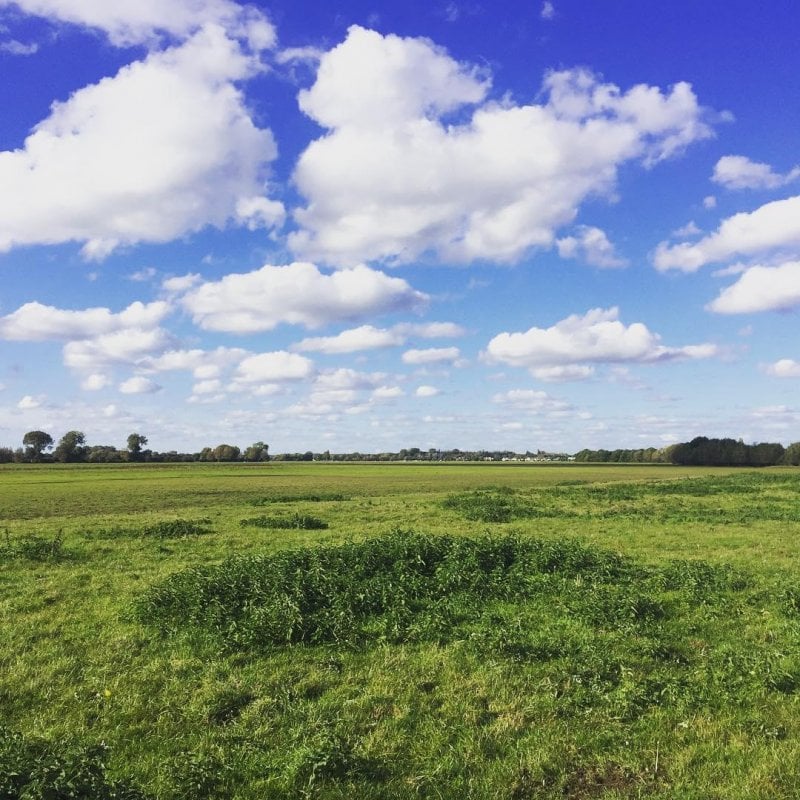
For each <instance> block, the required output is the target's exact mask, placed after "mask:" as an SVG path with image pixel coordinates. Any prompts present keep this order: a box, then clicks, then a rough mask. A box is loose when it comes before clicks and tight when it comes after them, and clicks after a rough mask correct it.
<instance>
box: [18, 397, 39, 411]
mask: <svg viewBox="0 0 800 800" xmlns="http://www.w3.org/2000/svg"><path fill="white" fill-rule="evenodd" d="M43 402H44V395H39V396H38V397H34V396H33V395H30V394H26V395H25V396H24V397H23V398H22V399H21V400H20V401H19V403H17V408H19V409H21V410H22V411H31V410H33V409H34V408H40V407H41V405H42V403H43Z"/></svg>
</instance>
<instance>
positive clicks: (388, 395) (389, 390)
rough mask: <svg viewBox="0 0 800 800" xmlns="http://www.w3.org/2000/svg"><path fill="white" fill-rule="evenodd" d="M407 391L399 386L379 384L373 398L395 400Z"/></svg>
mask: <svg viewBox="0 0 800 800" xmlns="http://www.w3.org/2000/svg"><path fill="white" fill-rule="evenodd" d="M404 394H405V392H404V391H403V390H402V389H401V388H400V387H399V386H379V387H378V388H377V389H376V390H375V391H374V392H373V393H372V399H373V400H394V399H395V398H397V397H402V396H403V395H404Z"/></svg>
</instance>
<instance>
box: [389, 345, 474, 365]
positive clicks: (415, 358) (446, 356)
mask: <svg viewBox="0 0 800 800" xmlns="http://www.w3.org/2000/svg"><path fill="white" fill-rule="evenodd" d="M460 357H461V353H460V351H459V349H458V348H457V347H430V348H428V349H426V350H406V352H405V353H403V355H402V359H403V363H404V364H413V365H414V366H421V365H425V364H445V363H446V364H452V363H454V362H456V361H458V360H459V358H460Z"/></svg>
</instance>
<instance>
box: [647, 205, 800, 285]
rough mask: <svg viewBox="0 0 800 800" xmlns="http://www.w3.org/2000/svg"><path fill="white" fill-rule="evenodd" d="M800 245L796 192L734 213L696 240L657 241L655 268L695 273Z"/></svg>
mask: <svg viewBox="0 0 800 800" xmlns="http://www.w3.org/2000/svg"><path fill="white" fill-rule="evenodd" d="M797 247H800V195H796V196H794V197H787V198H786V199H784V200H774V201H773V202H771V203H766V204H764V205H763V206H761V207H760V208H757V209H756V210H755V211H750V212H742V213H740V214H734V215H733V216H732V217H728V218H727V219H726V220H723V222H722V224H721V225H720V226H719V228H717V230H716V231H715V232H714V233H712V234H710V235H709V236H706V237H704V238H702V239H700V241H698V242H693V243H692V242H682V243H681V244H676V245H670V244H669V242H662V243H661V244H659V246H658V248H657V249H656V252H655V257H654V263H655V266H656V269H659V270H662V271H666V270H670V269H678V270H681V271H683V272H696V271H697V270H698V269H700V267H702V266H704V265H706V264H711V263H715V262H720V261H725V260H727V259H729V258H732V257H734V256H752V255H755V254H758V253H766V252H769V251H771V250H777V249H782V248H797Z"/></svg>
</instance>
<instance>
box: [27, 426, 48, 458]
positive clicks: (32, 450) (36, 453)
mask: <svg viewBox="0 0 800 800" xmlns="http://www.w3.org/2000/svg"><path fill="white" fill-rule="evenodd" d="M22 444H23V445H24V446H25V457H26V459H27V460H28V461H41V460H42V455H43V454H44V451H45V450H49V449H50V448H51V447H52V446H53V437H52V436H51V435H50V434H49V433H45V432H44V431H28V432H27V433H26V434H25V435H24V436H23V437H22Z"/></svg>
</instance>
